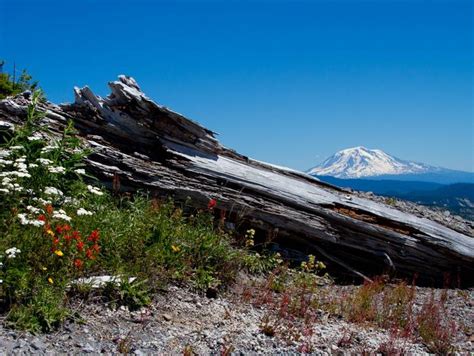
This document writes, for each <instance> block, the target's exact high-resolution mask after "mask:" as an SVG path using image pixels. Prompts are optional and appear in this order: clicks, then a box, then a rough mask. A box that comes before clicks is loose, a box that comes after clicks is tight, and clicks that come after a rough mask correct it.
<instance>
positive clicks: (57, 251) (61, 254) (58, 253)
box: [54, 250, 64, 257]
mask: <svg viewBox="0 0 474 356" xmlns="http://www.w3.org/2000/svg"><path fill="white" fill-rule="evenodd" d="M54 253H55V254H56V255H58V256H59V257H62V256H64V253H63V251H61V250H56V251H54Z"/></svg>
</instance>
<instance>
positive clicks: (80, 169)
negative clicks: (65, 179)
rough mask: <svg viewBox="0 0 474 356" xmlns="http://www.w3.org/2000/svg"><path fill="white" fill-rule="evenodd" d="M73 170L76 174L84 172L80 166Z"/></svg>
mask: <svg viewBox="0 0 474 356" xmlns="http://www.w3.org/2000/svg"><path fill="white" fill-rule="evenodd" d="M74 172H75V173H77V174H86V171H85V169H82V168H79V169H75V170H74Z"/></svg>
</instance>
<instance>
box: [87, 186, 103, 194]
mask: <svg viewBox="0 0 474 356" xmlns="http://www.w3.org/2000/svg"><path fill="white" fill-rule="evenodd" d="M87 190H88V191H89V192H90V193H92V194H95V195H104V193H103V192H102V191H101V190H100V189H99V188H97V187H93V186H92V185H88V186H87Z"/></svg>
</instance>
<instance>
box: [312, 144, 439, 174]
mask: <svg viewBox="0 0 474 356" xmlns="http://www.w3.org/2000/svg"><path fill="white" fill-rule="evenodd" d="M434 169H436V168H435V167H431V166H428V165H425V164H422V163H416V162H410V161H404V160H401V159H398V158H396V157H394V156H391V155H389V154H387V153H385V152H384V151H382V150H380V149H369V148H366V147H364V146H357V147H352V148H346V149H344V150H341V151H339V152H337V153H336V154H334V155H333V156H331V157H329V158H328V159H326V160H325V161H324V162H323V163H321V164H319V165H317V166H316V167H314V168H312V169H310V170H309V171H308V172H307V173H308V174H311V175H328V176H333V177H337V178H361V177H373V176H380V175H385V174H414V173H426V172H429V171H431V170H434Z"/></svg>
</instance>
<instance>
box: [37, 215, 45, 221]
mask: <svg viewBox="0 0 474 356" xmlns="http://www.w3.org/2000/svg"><path fill="white" fill-rule="evenodd" d="M38 220H39V221H46V216H44V215H43V214H41V215H40V216H38Z"/></svg>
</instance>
